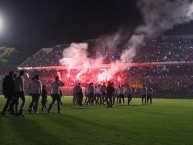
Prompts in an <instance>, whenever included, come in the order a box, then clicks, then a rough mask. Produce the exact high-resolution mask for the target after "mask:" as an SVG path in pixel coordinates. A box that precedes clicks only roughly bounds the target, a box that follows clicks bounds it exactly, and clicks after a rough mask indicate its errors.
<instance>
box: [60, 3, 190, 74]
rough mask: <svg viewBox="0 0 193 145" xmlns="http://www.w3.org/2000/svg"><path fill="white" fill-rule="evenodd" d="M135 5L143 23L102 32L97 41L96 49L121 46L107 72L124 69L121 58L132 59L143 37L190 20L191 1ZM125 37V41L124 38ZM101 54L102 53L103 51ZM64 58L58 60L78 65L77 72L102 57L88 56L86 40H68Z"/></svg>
mask: <svg viewBox="0 0 193 145" xmlns="http://www.w3.org/2000/svg"><path fill="white" fill-rule="evenodd" d="M138 6H139V8H140V10H141V13H142V16H143V24H141V25H139V26H138V27H136V29H135V30H134V31H133V35H130V34H127V35H125V33H123V31H121V30H120V31H118V32H117V33H116V34H114V35H111V36H105V37H104V36H103V37H101V38H100V39H99V41H97V46H96V48H95V49H96V50H102V49H105V50H106V51H107V52H111V53H114V52H116V51H117V49H118V48H119V47H122V49H123V51H122V55H121V57H120V60H116V61H115V62H113V63H111V64H110V65H109V67H110V68H109V70H108V72H106V73H107V74H108V75H114V74H115V73H116V72H117V71H120V70H124V69H126V68H127V67H128V66H126V65H125V62H132V60H133V58H134V57H135V55H136V50H137V48H138V47H141V46H144V45H145V40H146V39H149V38H153V37H157V36H159V35H161V34H162V33H163V32H165V31H167V30H169V29H172V28H173V27H174V26H176V25H179V24H183V23H188V22H190V21H191V20H193V2H192V1H190V0H156V1H155V0H139V2H138ZM125 38H127V41H124V40H125ZM103 55H104V54H103ZM63 56H64V58H62V59H61V60H60V63H61V64H63V65H66V66H68V68H69V69H71V68H73V67H74V68H77V67H78V66H80V68H81V71H80V73H79V75H81V74H82V73H84V72H86V70H87V69H88V68H90V67H98V66H100V65H102V62H103V59H104V58H103V57H102V56H98V57H97V58H95V59H91V58H89V53H88V44H86V43H79V44H76V43H72V44H71V45H70V47H69V48H66V49H65V50H64V52H63Z"/></svg>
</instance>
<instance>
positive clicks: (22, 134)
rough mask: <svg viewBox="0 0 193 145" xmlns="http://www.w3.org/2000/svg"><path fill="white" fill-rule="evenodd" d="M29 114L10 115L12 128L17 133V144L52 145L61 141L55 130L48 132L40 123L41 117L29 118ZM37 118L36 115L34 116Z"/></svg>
mask: <svg viewBox="0 0 193 145" xmlns="http://www.w3.org/2000/svg"><path fill="white" fill-rule="evenodd" d="M29 118H30V117H28V116H27V115H26V116H25V117H20V116H19V117H14V118H13V117H10V118H9V122H10V128H11V129H12V130H13V133H14V134H16V137H17V138H15V139H14V140H15V143H13V144H14V145H16V144H18V145H19V144H27V145H34V144H37V145H38V144H39V145H40V144H41V145H42V144H46V145H51V144H54V143H57V141H60V138H57V136H56V135H54V133H53V132H48V131H47V130H45V129H44V128H43V127H42V126H41V125H39V123H38V122H39V121H41V120H40V119H37V118H39V117H37V118H36V119H29ZM34 118H35V116H34Z"/></svg>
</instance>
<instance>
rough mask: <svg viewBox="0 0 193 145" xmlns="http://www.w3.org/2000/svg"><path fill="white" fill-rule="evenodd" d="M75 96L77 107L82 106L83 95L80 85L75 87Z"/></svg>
mask: <svg viewBox="0 0 193 145" xmlns="http://www.w3.org/2000/svg"><path fill="white" fill-rule="evenodd" d="M76 96H77V103H78V105H79V106H82V99H83V93H82V87H81V86H80V83H78V85H77V86H76Z"/></svg>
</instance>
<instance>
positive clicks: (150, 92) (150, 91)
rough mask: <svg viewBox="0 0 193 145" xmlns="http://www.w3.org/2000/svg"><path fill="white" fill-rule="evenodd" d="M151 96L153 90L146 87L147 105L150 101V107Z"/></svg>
mask: <svg viewBox="0 0 193 145" xmlns="http://www.w3.org/2000/svg"><path fill="white" fill-rule="evenodd" d="M152 94H153V89H152V88H151V86H148V88H147V105H148V103H149V100H150V105H151V104H152Z"/></svg>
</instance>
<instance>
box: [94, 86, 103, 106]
mask: <svg viewBox="0 0 193 145" xmlns="http://www.w3.org/2000/svg"><path fill="white" fill-rule="evenodd" d="M95 93H96V104H100V105H102V93H101V84H98V86H97V87H96V89H95Z"/></svg>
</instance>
